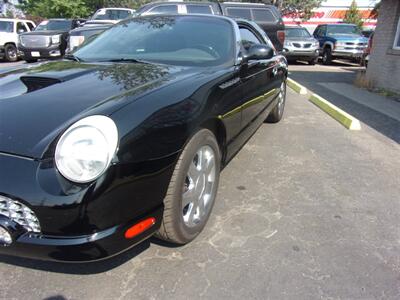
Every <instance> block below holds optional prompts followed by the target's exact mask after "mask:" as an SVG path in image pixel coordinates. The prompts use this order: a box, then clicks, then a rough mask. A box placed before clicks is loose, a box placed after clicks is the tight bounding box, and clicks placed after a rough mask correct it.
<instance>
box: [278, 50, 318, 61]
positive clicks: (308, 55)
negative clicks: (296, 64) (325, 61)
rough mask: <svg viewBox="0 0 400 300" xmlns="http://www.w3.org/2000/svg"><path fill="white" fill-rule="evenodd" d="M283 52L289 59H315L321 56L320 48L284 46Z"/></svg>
mask: <svg viewBox="0 0 400 300" xmlns="http://www.w3.org/2000/svg"><path fill="white" fill-rule="evenodd" d="M282 54H283V55H284V56H286V57H287V58H289V59H315V58H317V57H318V56H319V49H310V50H304V49H302V50H300V49H294V48H284V49H283V52H282Z"/></svg>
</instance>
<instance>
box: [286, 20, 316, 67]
mask: <svg viewBox="0 0 400 300" xmlns="http://www.w3.org/2000/svg"><path fill="white" fill-rule="evenodd" d="M282 54H283V55H285V56H286V58H287V59H288V60H294V61H295V60H305V61H307V62H308V63H309V64H310V65H315V63H316V62H317V61H318V57H319V41H318V40H316V39H315V38H314V37H313V36H312V35H311V34H310V33H309V32H308V30H307V29H306V28H304V27H301V26H286V27H285V43H284V45H283V51H282Z"/></svg>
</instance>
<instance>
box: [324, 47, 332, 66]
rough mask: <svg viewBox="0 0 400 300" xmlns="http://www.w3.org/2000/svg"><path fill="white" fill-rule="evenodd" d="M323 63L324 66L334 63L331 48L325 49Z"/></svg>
mask: <svg viewBox="0 0 400 300" xmlns="http://www.w3.org/2000/svg"><path fill="white" fill-rule="evenodd" d="M322 63H323V64H324V65H330V64H331V63H332V50H331V48H325V50H324V53H323V54H322Z"/></svg>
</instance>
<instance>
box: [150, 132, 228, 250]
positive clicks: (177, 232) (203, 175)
mask: <svg viewBox="0 0 400 300" xmlns="http://www.w3.org/2000/svg"><path fill="white" fill-rule="evenodd" d="M220 168H221V154H220V150H219V146H218V143H217V141H216V138H215V136H214V134H213V133H212V132H211V131H210V130H208V129H201V130H199V131H198V132H197V133H196V134H195V135H194V136H193V137H192V138H191V139H190V141H189V143H188V144H187V145H186V147H185V148H184V150H183V151H182V153H181V155H180V157H179V160H178V162H177V164H176V166H175V170H174V173H173V175H172V178H171V182H170V184H169V187H168V191H167V195H166V197H165V199H164V216H163V220H162V224H161V228H160V229H159V230H158V232H157V233H156V237H158V238H160V239H162V240H165V241H167V242H171V243H175V244H181V245H182V244H186V243H189V242H190V241H192V240H193V239H194V238H195V237H196V236H197V235H198V234H199V233H200V232H201V231H202V230H203V228H204V226H205V225H206V223H207V221H208V218H209V216H210V214H211V210H212V208H213V206H214V202H215V198H216V195H217V188H218V182H219V175H220Z"/></svg>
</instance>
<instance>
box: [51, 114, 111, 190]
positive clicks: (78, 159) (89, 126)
mask: <svg viewBox="0 0 400 300" xmlns="http://www.w3.org/2000/svg"><path fill="white" fill-rule="evenodd" d="M117 146H118V130H117V126H116V125H115V123H114V121H113V120H111V119H110V118H109V117H106V116H100V115H97V116H90V117H86V118H84V119H82V120H80V121H78V122H76V123H75V124H73V125H72V126H71V127H69V128H68V129H67V131H65V132H64V134H63V135H62V136H61V138H60V140H59V141H58V144H57V147H56V153H55V161H56V166H57V169H58V171H59V172H60V173H61V174H62V175H63V176H64V177H65V178H67V179H69V180H71V181H74V182H78V183H85V182H89V181H92V180H95V179H96V178H98V177H99V176H101V175H102V174H103V173H104V172H105V171H106V170H107V168H108V166H109V165H110V162H111V159H112V158H113V156H114V154H115V151H116V150H117Z"/></svg>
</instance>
